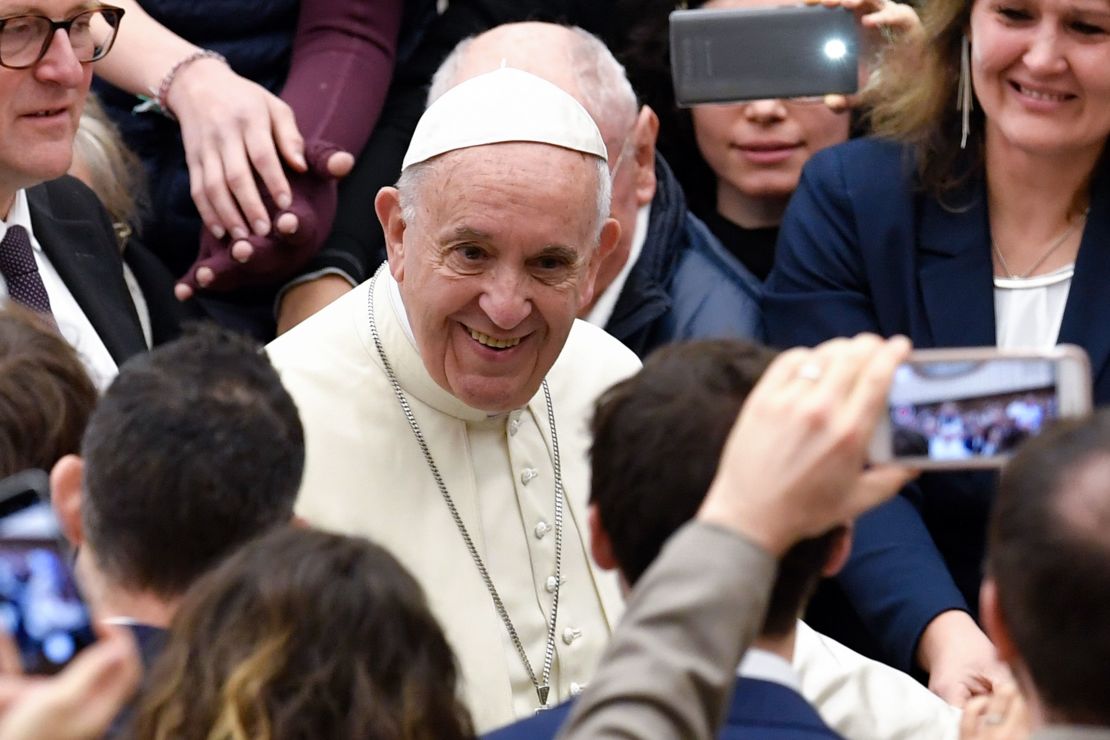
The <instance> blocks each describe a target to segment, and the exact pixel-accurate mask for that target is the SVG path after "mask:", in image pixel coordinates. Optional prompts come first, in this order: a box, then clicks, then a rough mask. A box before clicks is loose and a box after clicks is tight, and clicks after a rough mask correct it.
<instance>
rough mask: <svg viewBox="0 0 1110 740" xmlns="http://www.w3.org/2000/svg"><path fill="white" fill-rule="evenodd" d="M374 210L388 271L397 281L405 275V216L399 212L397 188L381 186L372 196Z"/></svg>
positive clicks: (399, 200)
mask: <svg viewBox="0 0 1110 740" xmlns="http://www.w3.org/2000/svg"><path fill="white" fill-rule="evenodd" d="M374 211H375V212H376V213H377V214H378V221H379V222H381V225H382V233H383V234H384V235H385V251H386V255H387V257H388V259H389V271H390V272H391V273H392V274H393V279H394V280H396V281H397V282H398V283H400V282H402V281H403V280H404V277H405V239H404V237H405V227H406V226H407V224H406V223H405V218H404V216H403V215H402V213H401V194H400V193H399V192H398V191H397V188H390V187H386V188H382V189H381V190H379V191H378V195H377V197H375V198H374Z"/></svg>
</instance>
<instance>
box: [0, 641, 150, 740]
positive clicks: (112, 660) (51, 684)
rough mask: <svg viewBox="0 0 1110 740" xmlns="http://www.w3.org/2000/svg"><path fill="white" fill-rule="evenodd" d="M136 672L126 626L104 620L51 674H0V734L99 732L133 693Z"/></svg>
mask: <svg viewBox="0 0 1110 740" xmlns="http://www.w3.org/2000/svg"><path fill="white" fill-rule="evenodd" d="M4 639H5V640H7V642H8V646H7V649H6V650H5V651H10V650H11V649H13V646H12V644H11V641H10V639H9V638H7V637H6V636H5V637H4ZM17 660H18V657H17ZM6 667H7V666H6ZM141 675H142V664H141V662H140V660H139V653H138V649H137V648H136V646H135V640H134V638H133V637H132V636H131V633H130V631H129V630H128V629H127V628H126V627H114V626H106V627H104V628H103V629H102V630H101V636H100V639H99V640H98V641H97V642H96V643H95V644H94V645H90V646H89V647H87V648H85V649H84V650H82V651H81V653H80V654H79V655H78V656H77V657H76V658H74V659H73V662H71V663H70V664H69V665H68V666H66V667H65V668H64V669H63V670H62V671H61V672H60V673H58V674H57V675H55V676H51V677H49V678H43V677H37V676H23V675H19V673H10V674H6V675H4V676H0V740H34V739H35V738H51V740H86V739H87V740H92V738H99V737H103V736H104V733H105V731H106V730H107V729H108V727H109V726H110V725H111V723H112V720H113V719H115V717H116V715H117V714H119V712H120V710H121V709H122V708H123V707H124V705H125V704H126V703H127V701H128V700H129V699H130V698H131V697H132V696H133V695H134V693H135V690H136V689H137V688H138V685H139V679H140V677H141Z"/></svg>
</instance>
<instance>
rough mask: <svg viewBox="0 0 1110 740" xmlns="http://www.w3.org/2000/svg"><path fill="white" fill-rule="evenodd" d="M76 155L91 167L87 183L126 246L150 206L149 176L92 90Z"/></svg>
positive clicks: (82, 115)
mask: <svg viewBox="0 0 1110 740" xmlns="http://www.w3.org/2000/svg"><path fill="white" fill-rule="evenodd" d="M73 157H74V159H75V160H79V161H80V162H81V163H83V164H84V165H85V168H86V169H87V170H88V173H89V180H90V182H88V183H86V184H87V185H88V186H89V187H90V188H92V190H93V192H95V193H96V194H97V196H98V197H99V198H100V202H101V203H102V204H103V205H104V209H105V210H107V211H108V215H109V216H111V218H112V226H113V227H114V228H115V230H116V237H117V239H119V240H120V246H121V247H122V246H123V245H124V244H125V243H126V241H127V237H129V236H130V235H131V233H132V232H135V233H137V232H138V230H139V224H140V221H141V220H142V215H143V212H144V211H145V210H146V209H147V207H148V206H149V205H150V199H149V196H148V195H147V189H146V175H145V173H144V171H143V165H142V162H141V161H140V160H139V157H138V156H137V155H136V154H135V153H134V152H133V151H131V150H130V149H128V148H127V146H126V145H125V144H124V143H123V138H122V137H121V136H120V133H119V129H117V128H116V125H115V124H114V123H112V120H111V119H110V118H108V114H106V113H105V112H104V108H103V107H101V105H100V101H98V100H97V98H96V96H95V95H93V94H92V93H90V94H89V97H88V100H87V101H86V102H85V110H84V112H83V113H82V114H81V123H80V126H79V127H78V129H77V136H76V137H74V140H73Z"/></svg>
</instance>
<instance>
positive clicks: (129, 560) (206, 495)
mask: <svg viewBox="0 0 1110 740" xmlns="http://www.w3.org/2000/svg"><path fill="white" fill-rule="evenodd" d="M81 452H82V455H83V457H84V459H85V478H84V485H85V496H84V501H83V503H82V507H81V513H82V520H83V522H84V527H85V536H86V538H87V539H88V541H89V544H90V545H91V547H92V549H93V551H94V553H95V555H96V558H97V563H98V565H99V566H100V567H101V568H102V569H103V570H104V572H105V574H106V575H108V576H109V577H110V578H112V579H114V580H115V581H116V583H117V584H119V585H121V586H123V587H125V588H129V589H132V590H141V591H151V592H154V593H156V594H159V595H161V596H166V597H172V596H176V595H178V594H180V593H182V592H184V591H185V589H186V588H188V586H189V584H191V583H192V582H193V581H194V580H195V579H196V578H197V577H198V576H199V575H200V574H201V573H203V572H205V571H206V570H208V569H210V568H211V567H212V566H214V565H215V564H216V563H217V562H218V561H219V560H220V559H222V558H223V557H224V556H225V555H226V554H228V553H229V552H230V551H231V550H233V549H234V548H235V547H237V546H239V545H241V544H242V543H243V542H245V541H247V540H249V539H251V538H253V537H255V536H257V535H259V534H261V533H262V532H264V531H266V530H268V529H269V528H271V527H272V526H274V525H275V524H278V523H281V522H286V521H288V520H289V519H290V518H291V517H292V513H293V503H294V500H295V499H296V495H297V490H298V488H299V487H300V481H301V473H302V471H303V469H304V432H303V430H302V428H301V421H300V417H299V416H298V415H297V408H296V406H294V404H293V399H292V398H290V396H289V393H288V392H287V391H286V390H285V388H284V387H283V386H282V384H281V380H280V379H279V378H278V374H277V372H276V371H275V370H274V368H273V366H272V365H270V362H269V360H268V359H267V357H266V355H265V354H263V353H261V351H260V348H259V346H258V345H257V344H255V343H254V342H253V341H251V340H248V339H246V338H245V337H241V336H239V335H236V334H233V333H231V332H229V331H226V330H222V329H217V328H215V327H212V326H200V327H194V328H193V329H192V330H190V331H188V332H187V334H186V335H185V336H184V337H182V338H180V339H178V340H176V341H174V342H171V343H169V344H165V345H162V346H161V347H158V348H156V349H154V350H153V351H151V352H149V353H147V354H144V355H139V356H137V357H134V358H132V359H131V360H129V361H128V362H126V363H124V365H123V367H121V368H120V373H119V376H118V377H117V378H116V380H115V381H114V382H113V383H112V385H111V386H110V387H109V388H108V391H107V392H106V393H105V395H104V398H103V399H102V400H101V402H100V405H99V406H98V407H97V408H96V411H95V412H94V413H93V415H92V419H91V420H90V421H89V426H88V429H87V430H86V433H85V437H84V440H83V442H82V446H81Z"/></svg>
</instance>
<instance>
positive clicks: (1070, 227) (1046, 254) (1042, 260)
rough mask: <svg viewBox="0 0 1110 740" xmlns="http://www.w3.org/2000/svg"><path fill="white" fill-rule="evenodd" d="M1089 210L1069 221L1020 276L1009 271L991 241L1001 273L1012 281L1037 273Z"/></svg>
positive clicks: (999, 251) (999, 252)
mask: <svg viewBox="0 0 1110 740" xmlns="http://www.w3.org/2000/svg"><path fill="white" fill-rule="evenodd" d="M1090 210H1091V209H1090V208H1088V209H1086V210H1085V211H1083V213H1082V214H1080V216H1079V218H1077V219H1075V220H1074V221H1071V222H1070V223H1069V224H1068V228H1066V229H1064V233H1063V234H1061V235H1060V236H1059V238H1057V239H1056V241H1054V242H1052V244H1051V245H1050V246H1049V248H1048V249H1046V250H1045V251H1044V254H1042V255H1041V256H1040V258H1039V259H1038V260H1037V261H1036V262H1034V263H1033V266H1032V267H1030V268H1029V269H1028V270H1026V271H1025V272H1024V273H1023V274H1021V275H1018V274H1017V273H1016V272H1014V271H1013V270H1011V269H1010V266H1009V265H1007V264H1006V258H1005V257H1003V256H1002V250H1001V249H999V248H998V245H997V244H995V243H994V241H993V240H992V241H991V247H992V248H993V249H994V256H996V257H998V265H999V267H1001V268H1002V271H1003V272H1004V273H1006V277H1008V278H1010V279H1013V280H1025V279H1026V278H1028V277H1029V276H1031V275H1032V274H1033V273H1034V272H1036V271H1037V268H1038V267H1040V266H1041V265H1043V264H1044V263H1045V261H1046V260H1047V259H1048V258H1049V257H1051V256H1052V254H1053V253H1054V252H1055V251H1056V250H1057V249H1059V248H1060V247H1062V246H1064V242H1066V241H1067V240H1068V237H1069V236H1071V234H1072V232H1073V231H1075V227H1076V226H1077V225H1078V224H1079V223H1080V222H1082V221H1085V220H1086V219H1087V214H1088V213H1090Z"/></svg>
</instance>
